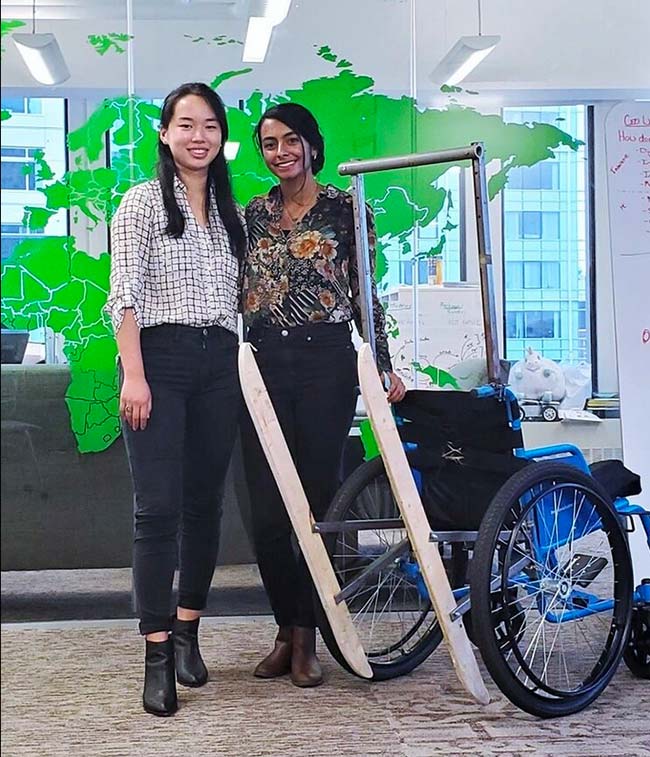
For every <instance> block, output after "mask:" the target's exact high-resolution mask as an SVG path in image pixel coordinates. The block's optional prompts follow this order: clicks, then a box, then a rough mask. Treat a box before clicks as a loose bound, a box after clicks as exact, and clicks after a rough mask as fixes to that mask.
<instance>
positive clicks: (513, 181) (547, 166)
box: [508, 160, 559, 189]
mask: <svg viewBox="0 0 650 757" xmlns="http://www.w3.org/2000/svg"><path fill="white" fill-rule="evenodd" d="M558 176H559V173H558V164H557V163H556V162H555V161H550V160H546V161H544V162H543V163H538V164H537V165H535V166H530V167H526V166H524V167H521V168H513V169H512V171H510V172H509V174H508V188H509V189H557V186H558Z"/></svg>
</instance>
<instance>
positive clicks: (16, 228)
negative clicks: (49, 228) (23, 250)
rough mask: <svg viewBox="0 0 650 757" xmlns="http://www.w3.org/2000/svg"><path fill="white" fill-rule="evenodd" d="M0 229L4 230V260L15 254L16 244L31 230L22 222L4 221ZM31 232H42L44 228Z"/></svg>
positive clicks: (2, 237) (2, 236) (2, 238)
mask: <svg viewBox="0 0 650 757" xmlns="http://www.w3.org/2000/svg"><path fill="white" fill-rule="evenodd" d="M0 230H1V231H2V235H1V240H2V260H3V261H4V260H6V259H7V258H9V257H11V256H12V255H13V251H14V249H15V248H16V245H17V244H19V243H20V242H22V241H23V240H24V239H25V237H27V236H29V235H30V231H29V229H27V227H26V226H23V225H22V224H20V223H3V224H2V226H1V227H0ZM31 233H32V234H34V233H37V234H42V233H43V230H42V229H41V230H40V231H38V232H31Z"/></svg>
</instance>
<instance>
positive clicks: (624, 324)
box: [605, 102, 650, 580]
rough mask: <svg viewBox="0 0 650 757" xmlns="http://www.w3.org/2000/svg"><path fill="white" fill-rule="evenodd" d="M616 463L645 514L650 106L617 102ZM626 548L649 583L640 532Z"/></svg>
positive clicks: (608, 145) (649, 414) (610, 169)
mask: <svg viewBox="0 0 650 757" xmlns="http://www.w3.org/2000/svg"><path fill="white" fill-rule="evenodd" d="M605 149H606V159H607V180H608V181H607V190H608V205H609V228H610V241H611V255H612V279H613V286H614V317H615V329H616V352H617V364H618V383H619V391H620V396H621V435H622V442H623V460H624V461H625V464H626V465H627V467H628V468H631V469H632V470H633V471H635V472H636V473H638V474H639V475H640V476H641V485H642V487H643V493H642V494H641V496H640V497H639V498H638V500H637V502H638V504H641V505H644V506H645V507H646V509H650V454H649V452H648V450H649V448H650V399H649V397H648V391H649V387H650V297H649V294H648V293H649V291H650V103H643V102H622V103H618V104H617V105H615V106H614V107H613V108H612V109H611V110H610V112H609V113H608V114H607V118H606V120H605ZM637 525H638V527H637V530H636V533H635V534H632V540H631V546H632V552H633V557H634V562H635V573H636V578H637V580H639V579H641V578H644V577H649V576H650V553H649V552H648V550H647V547H646V545H645V540H644V538H643V535H642V530H641V528H640V524H637Z"/></svg>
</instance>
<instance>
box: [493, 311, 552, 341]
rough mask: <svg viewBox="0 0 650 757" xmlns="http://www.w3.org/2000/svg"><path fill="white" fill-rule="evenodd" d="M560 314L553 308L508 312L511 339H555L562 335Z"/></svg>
mask: <svg viewBox="0 0 650 757" xmlns="http://www.w3.org/2000/svg"><path fill="white" fill-rule="evenodd" d="M559 322H560V314H559V313H557V312H554V311H552V310H514V311H513V310H511V311H510V312H508V313H507V314H506V336H507V337H508V338H509V339H555V338H556V337H559V336H560V333H559V331H560V328H559Z"/></svg>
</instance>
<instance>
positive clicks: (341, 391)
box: [242, 323, 358, 628]
mask: <svg viewBox="0 0 650 757" xmlns="http://www.w3.org/2000/svg"><path fill="white" fill-rule="evenodd" d="M248 340H249V341H250V342H251V343H252V344H253V345H254V346H255V347H256V348H257V353H256V355H255V357H256V359H257V363H258V365H259V368H260V372H261V373H262V377H263V378H264V382H265V384H266V387H267V389H268V391H269V395H270V397H271V401H272V403H273V407H274V409H275V412H276V414H277V416H278V420H279V422H280V426H281V428H282V431H283V432H284V436H285V438H286V440H287V444H288V446H289V449H290V451H291V455H292V457H293V459H294V462H295V463H296V468H297V470H298V475H299V476H300V480H301V481H302V484H303V487H304V489H305V493H306V495H307V500H308V501H309V504H310V507H311V510H312V513H313V514H314V517H315V518H316V519H317V520H318V519H319V518H322V517H323V515H324V514H325V512H326V511H327V508H328V506H329V504H330V501H331V499H332V497H333V496H334V493H335V492H336V489H337V487H338V484H339V472H340V465H341V457H342V453H343V448H344V446H345V442H346V439H347V437H348V433H349V430H350V425H351V423H352V419H353V418H354V409H355V405H356V398H357V393H358V392H357V384H358V382H357V368H356V351H355V349H354V347H353V345H352V342H351V339H350V327H349V325H348V324H347V323H342V324H314V325H308V326H301V327H298V328H293V329H271V328H264V329H251V330H250V332H249V334H248ZM242 445H243V451H244V466H245V470H246V479H247V482H248V488H249V492H250V500H251V513H252V521H253V535H254V540H255V550H256V553H257V561H258V564H259V568H260V573H261V575H262V580H263V582H264V586H265V588H266V592H267V594H268V597H269V601H270V603H271V607H272V609H273V614H274V616H275V620H276V622H277V624H278V625H280V626H293V625H296V626H303V627H306V628H313V627H314V626H315V619H314V611H313V605H312V590H313V585H312V581H311V577H310V575H309V570H308V568H307V565H306V563H305V561H304V558H303V557H302V554H301V553H300V550H299V549H298V547H297V544H296V541H295V537H293V529H292V527H291V522H290V520H289V516H288V515H287V511H286V509H285V507H284V503H283V501H282V498H281V497H280V493H279V491H278V488H277V486H276V484H275V480H274V478H273V474H272V473H271V470H270V468H269V466H268V464H267V462H266V458H265V456H264V452H263V450H262V448H261V446H260V444H259V441H258V438H257V433H256V431H255V428H254V427H253V424H252V421H251V420H250V417H249V416H248V413H244V422H243V424H242Z"/></svg>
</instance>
